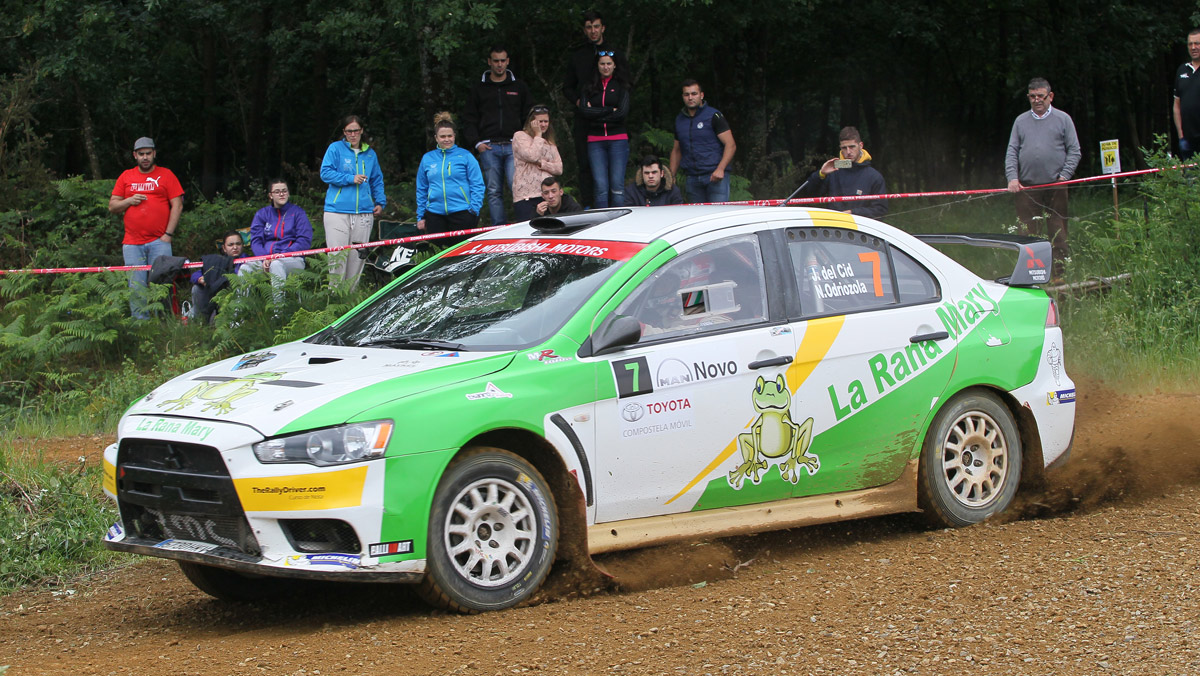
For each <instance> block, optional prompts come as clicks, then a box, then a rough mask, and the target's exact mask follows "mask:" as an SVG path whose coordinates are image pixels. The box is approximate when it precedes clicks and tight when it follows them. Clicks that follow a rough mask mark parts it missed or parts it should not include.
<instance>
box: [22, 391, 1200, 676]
mask: <svg viewBox="0 0 1200 676" xmlns="http://www.w3.org/2000/svg"><path fill="white" fill-rule="evenodd" d="M1078 425H1079V427H1078V433H1077V437H1076V447H1075V455H1074V458H1073V462H1072V464H1071V465H1069V466H1068V468H1067V469H1065V470H1064V471H1063V472H1061V473H1060V474H1059V475H1058V476H1056V477H1053V478H1052V481H1051V485H1050V486H1049V488H1048V490H1047V491H1046V492H1045V493H1044V494H1042V495H1035V496H1026V497H1025V499H1024V501H1023V503H1022V504H1021V506H1020V508H1019V509H1018V510H1016V511H1017V514H1016V515H1014V518H1013V520H1011V521H1009V522H1007V523H989V524H985V525H981V526H976V527H973V528H966V529H961V530H954V531H950V530H938V531H930V530H925V529H923V528H922V527H920V526H919V525H917V524H916V522H915V521H914V520H913V519H912V518H909V517H905V516H901V517H888V518H880V519H871V520H866V521H858V522H851V523H844V524H836V525H832V526H824V527H819V528H809V529H800V530H793V531H785V532H780V533H770V534H763V535H758V536H753V537H741V538H730V539H724V540H717V541H712V542H705V543H700V544H694V545H680V546H671V547H664V548H657V549H651V550H644V551H637V552H629V553H624V554H620V555H614V556H609V557H607V558H605V559H604V564H605V565H606V566H607V567H608V568H609V569H610V570H611V571H612V572H614V573H616V575H617V579H618V581H619V583H620V586H619V588H618V589H615V590H585V591H583V592H580V591H576V592H572V593H570V594H568V595H566V596H565V597H560V598H557V599H553V600H549V601H546V602H544V603H541V604H539V605H535V606H532V607H526V608H518V609H515V610H510V611H506V612H501V613H493V614H488V615H483V616H475V617H463V616H458V615H448V614H444V613H433V612H431V611H430V610H429V609H428V608H427V607H426V606H424V605H422V604H421V603H420V602H419V601H418V600H417V599H416V598H415V597H414V596H412V595H410V594H409V593H408V591H407V589H405V588H403V587H399V588H388V587H381V586H374V585H370V586H346V585H335V586H331V585H325V586H317V585H314V586H305V587H301V588H297V590H296V594H295V596H294V598H292V599H290V600H288V601H286V602H283V603H278V604H276V605H272V606H269V607H249V606H238V605H226V604H222V603H220V602H218V601H215V600H212V599H210V598H208V597H207V596H205V595H204V594H202V593H200V592H198V591H196V590H195V589H193V588H192V587H191V585H190V584H188V582H187V581H186V580H185V579H184V578H183V576H182V574H180V573H179V571H178V569H177V568H176V567H174V566H173V565H172V564H170V563H167V562H164V561H159V560H145V561H139V562H137V563H133V564H131V565H128V566H126V567H124V568H121V569H119V570H115V571H111V572H108V573H106V574H103V575H100V576H95V577H92V578H90V579H86V580H80V581H78V583H77V584H75V585H74V586H73V587H72V588H71V589H70V590H43V591H37V592H24V593H18V594H14V595H10V596H7V597H3V598H0V665H6V664H7V665H11V668H10V669H9V670H8V672H7V676H18V675H19V676H25V675H26V674H60V673H61V674H68V673H69V674H172V675H174V674H200V675H204V676H209V675H218V674H221V675H223V674H303V675H305V676H310V675H313V674H363V675H370V676H376V675H378V674H520V673H525V672H535V673H547V674H772V675H774V674H859V673H862V674H946V673H956V672H958V673H965V672H968V671H969V672H971V673H978V674H1022V675H1026V674H1106V673H1111V674H1196V673H1200V576H1198V574H1197V573H1198V568H1200V504H1198V501H1200V446H1198V445H1197V440H1198V439H1200V395H1148V396H1138V397H1128V396H1120V395H1117V394H1114V393H1111V392H1108V391H1106V390H1105V389H1104V388H1103V387H1102V386H1099V385H1096V384H1088V385H1081V387H1080V401H1079V421H1078ZM69 444H70V442H66V443H65V445H68V446H69ZM92 452H94V453H97V454H98V452H99V449H98V448H96V449H95V450H94V451H92ZM72 453H74V454H75V455H78V453H77V452H76V451H75V450H74V449H72V450H69V451H64V456H70V457H72V458H74V456H72V455H71V454H72Z"/></svg>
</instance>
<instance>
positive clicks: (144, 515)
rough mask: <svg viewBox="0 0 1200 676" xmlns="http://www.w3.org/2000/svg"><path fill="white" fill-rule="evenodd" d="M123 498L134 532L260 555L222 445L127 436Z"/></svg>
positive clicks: (122, 451) (120, 485)
mask: <svg viewBox="0 0 1200 676" xmlns="http://www.w3.org/2000/svg"><path fill="white" fill-rule="evenodd" d="M117 501H118V504H119V505H120V509H121V520H122V521H123V522H124V524H125V529H126V531H127V532H129V533H130V534H132V535H134V536H136V537H140V538H147V539H153V540H166V539H172V538H173V539H180V540H194V541H196V542H207V543H210V544H214V545H220V546H223V547H229V548H231V549H236V550H238V551H240V552H242V553H244V554H249V555H252V556H258V555H259V554H260V553H261V550H260V549H259V546H258V540H257V539H256V538H255V537H254V534H253V533H252V532H251V530H250V524H249V523H248V522H247V521H246V515H245V513H244V512H243V510H242V502H241V500H239V499H238V496H237V491H236V490H235V489H234V487H233V479H232V478H230V476H229V470H228V469H226V467H225V462H224V460H223V459H222V458H221V454H220V453H219V452H218V451H217V449H215V448H213V447H211V446H201V445H198V444H184V443H176V442H168V441H160V440H154V439H124V440H122V441H121V445H120V447H119V448H118V449H117Z"/></svg>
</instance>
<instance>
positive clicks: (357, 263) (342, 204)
mask: <svg viewBox="0 0 1200 676" xmlns="http://www.w3.org/2000/svg"><path fill="white" fill-rule="evenodd" d="M342 134H343V139H342V140H340V141H334V142H333V143H331V144H329V148H328V149H327V150H326V151H325V158H324V159H323V160H322V161H321V180H322V181H324V182H325V183H327V184H329V189H328V190H326V191H325V216H324V223H325V244H326V245H327V246H331V247H332V246H346V245H348V244H362V243H364V242H366V241H367V240H368V239H369V238H370V237H371V225H372V224H373V223H374V222H375V216H378V215H379V214H381V213H383V208H384V207H385V206H387V195H385V194H384V191H383V172H382V171H380V170H379V158H378V157H377V156H376V155H375V151H374V150H373V149H372V148H371V147H370V146H368V145H367V144H366V143H364V142H363V139H364V137H365V135H366V129H365V127H364V126H363V123H362V120H361V119H360V118H359V117H358V116H357V115H347V116H346V118H345V119H343V120H342ZM364 184H365V185H364ZM356 254H357V252H355V251H353V250H350V251H346V252H344V253H341V254H340V255H337V256H335V257H334V258H333V260H332V261H331V262H330V264H329V281H330V283H331V284H336V283H337V282H339V281H344V280H351V286H352V287H353V286H357V285H358V276H359V274H361V273H362V269H363V260H362V258H361V257H360V256H358V255H356Z"/></svg>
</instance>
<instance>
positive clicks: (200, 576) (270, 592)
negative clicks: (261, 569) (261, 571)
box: [178, 561, 287, 603]
mask: <svg viewBox="0 0 1200 676" xmlns="http://www.w3.org/2000/svg"><path fill="white" fill-rule="evenodd" d="M178 563H179V569H180V570H181V571H183V575H184V577H186V578H187V579H188V580H189V581H190V582H191V583H192V584H193V585H195V586H196V588H197V589H199V590H200V591H202V592H204V593H205V594H208V595H209V596H212V597H215V598H218V599H220V600H222V601H232V602H245V603H251V602H254V601H265V600H267V599H272V598H276V597H278V596H282V595H283V593H284V591H285V587H286V585H287V581H286V580H282V579H280V578H275V577H261V576H258V575H243V574H242V573H239V572H237V571H233V570H226V569H225V568H217V567H216V566H207V565H204V564H202V563H192V562H191V561H179V562H178Z"/></svg>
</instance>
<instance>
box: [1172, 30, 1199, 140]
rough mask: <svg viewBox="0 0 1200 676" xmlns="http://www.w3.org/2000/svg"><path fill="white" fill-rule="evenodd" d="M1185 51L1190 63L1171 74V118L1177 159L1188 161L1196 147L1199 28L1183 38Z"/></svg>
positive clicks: (1197, 128) (1197, 130) (1197, 134)
mask: <svg viewBox="0 0 1200 676" xmlns="http://www.w3.org/2000/svg"><path fill="white" fill-rule="evenodd" d="M1187 50H1188V56H1189V57H1190V58H1191V61H1188V62H1186V63H1184V64H1183V65H1182V66H1180V67H1179V70H1177V71H1175V105H1174V106H1173V107H1172V111H1171V113H1172V116H1173V117H1174V119H1175V132H1176V133H1178V134H1179V159H1181V160H1187V159H1190V158H1191V156H1192V154H1193V153H1194V152H1195V150H1194V148H1197V147H1200V76H1197V75H1196V71H1197V69H1200V28H1193V29H1192V31H1191V32H1190V33H1188V35H1187Z"/></svg>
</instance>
